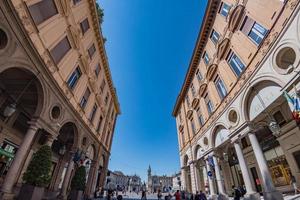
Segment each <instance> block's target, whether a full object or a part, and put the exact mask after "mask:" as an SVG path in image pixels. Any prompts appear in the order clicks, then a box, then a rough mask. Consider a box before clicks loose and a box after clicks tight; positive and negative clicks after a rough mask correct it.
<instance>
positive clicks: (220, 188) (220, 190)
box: [213, 156, 225, 195]
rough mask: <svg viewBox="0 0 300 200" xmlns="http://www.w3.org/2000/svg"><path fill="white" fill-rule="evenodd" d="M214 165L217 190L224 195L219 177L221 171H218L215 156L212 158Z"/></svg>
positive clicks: (218, 167)
mask: <svg viewBox="0 0 300 200" xmlns="http://www.w3.org/2000/svg"><path fill="white" fill-rule="evenodd" d="M213 160H214V164H215V172H216V181H217V185H218V189H219V193H220V194H222V195H225V189H224V185H223V184H224V183H223V181H222V177H221V171H220V166H219V163H218V160H217V158H216V157H215V156H213Z"/></svg>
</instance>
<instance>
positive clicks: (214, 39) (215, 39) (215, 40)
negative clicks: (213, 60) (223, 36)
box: [210, 30, 220, 45]
mask: <svg viewBox="0 0 300 200" xmlns="http://www.w3.org/2000/svg"><path fill="white" fill-rule="evenodd" d="M219 38H220V34H219V33H218V32H217V31H215V30H213V31H212V33H211V35H210V39H211V41H212V42H213V43H214V44H215V45H216V44H217V43H218V41H219Z"/></svg>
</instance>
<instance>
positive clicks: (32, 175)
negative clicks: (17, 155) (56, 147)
mask: <svg viewBox="0 0 300 200" xmlns="http://www.w3.org/2000/svg"><path fill="white" fill-rule="evenodd" d="M51 157H52V151H51V148H50V147H49V146H48V145H44V146H41V148H40V149H39V150H38V151H37V152H36V153H35V154H34V155H33V158H32V160H31V161H30V163H29V166H28V167H27V170H26V172H25V173H24V176H23V180H24V182H25V183H26V184H28V185H33V186H37V187H46V186H47V185H48V184H49V183H50V180H51V175H50V172H51V165H52V161H51Z"/></svg>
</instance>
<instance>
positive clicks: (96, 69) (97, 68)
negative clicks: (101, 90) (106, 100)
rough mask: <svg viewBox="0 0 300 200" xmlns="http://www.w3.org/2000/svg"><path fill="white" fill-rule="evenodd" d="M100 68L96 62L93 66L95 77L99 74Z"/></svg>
mask: <svg viewBox="0 0 300 200" xmlns="http://www.w3.org/2000/svg"><path fill="white" fill-rule="evenodd" d="M100 70H101V68H100V64H99V63H98V64H97V65H96V67H95V74H96V76H97V77H98V76H99V73H100Z"/></svg>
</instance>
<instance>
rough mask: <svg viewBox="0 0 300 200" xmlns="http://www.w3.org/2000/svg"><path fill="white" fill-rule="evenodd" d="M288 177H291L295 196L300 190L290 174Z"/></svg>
mask: <svg viewBox="0 0 300 200" xmlns="http://www.w3.org/2000/svg"><path fill="white" fill-rule="evenodd" d="M290 177H291V185H292V186H293V188H294V190H295V194H297V193H298V192H300V190H299V188H298V187H297V183H296V178H295V176H293V175H292V174H290Z"/></svg>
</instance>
